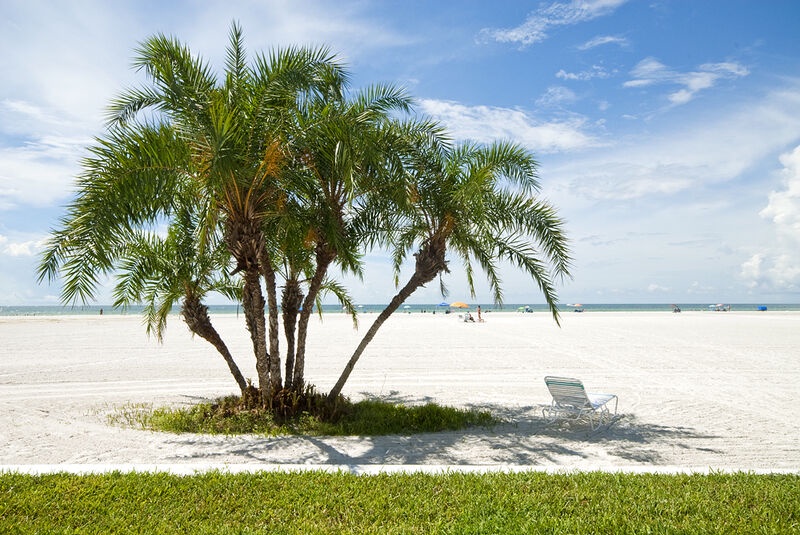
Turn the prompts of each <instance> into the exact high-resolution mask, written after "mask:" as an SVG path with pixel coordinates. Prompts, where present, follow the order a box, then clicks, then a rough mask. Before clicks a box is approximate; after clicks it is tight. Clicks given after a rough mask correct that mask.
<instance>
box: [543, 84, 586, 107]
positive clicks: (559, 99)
mask: <svg viewBox="0 0 800 535" xmlns="http://www.w3.org/2000/svg"><path fill="white" fill-rule="evenodd" d="M575 100H577V97H576V96H575V92H574V91H572V90H571V89H569V88H567V87H562V86H551V87H548V88H547V91H545V93H544V94H543V95H542V96H541V97H539V98H538V99H537V100H536V105H537V106H540V107H543V108H546V107H553V106H559V105H561V104H565V103H570V102H575Z"/></svg>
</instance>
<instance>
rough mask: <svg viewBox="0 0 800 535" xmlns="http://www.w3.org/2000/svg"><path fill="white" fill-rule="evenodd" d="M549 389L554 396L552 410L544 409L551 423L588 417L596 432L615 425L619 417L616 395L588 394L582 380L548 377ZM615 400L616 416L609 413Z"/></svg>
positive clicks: (545, 379) (545, 416)
mask: <svg viewBox="0 0 800 535" xmlns="http://www.w3.org/2000/svg"><path fill="white" fill-rule="evenodd" d="M544 382H545V384H546V385H547V389H548V390H549V391H550V394H551V395H552V396H553V402H552V403H551V404H550V406H549V407H545V408H544V409H542V415H543V416H544V418H545V419H546V420H547V421H548V422H549V423H552V422H555V421H558V420H566V419H574V420H580V419H582V418H586V419H588V420H589V426H590V427H591V428H592V431H596V430H598V429H600V427H601V426H602V425H603V424H604V423H611V421H612V419H613V418H614V417H616V415H617V403H618V402H619V399H618V398H617V396H616V395H615V394H597V393H589V392H586V389H585V388H584V386H583V383H582V382H581V380H580V379H572V378H569V377H553V376H550V375H548V376H547V377H545V378H544ZM612 399H613V400H614V413H613V414H612V413H611V411H610V410H609V407H608V405H609V402H610V401H611V400H612Z"/></svg>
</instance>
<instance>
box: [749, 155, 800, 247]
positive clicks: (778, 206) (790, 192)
mask: <svg viewBox="0 0 800 535" xmlns="http://www.w3.org/2000/svg"><path fill="white" fill-rule="evenodd" d="M780 162H781V164H782V165H783V170H782V171H781V175H782V177H783V189H781V190H780V191H773V192H772V193H770V194H769V203H768V204H767V206H766V208H764V209H763V210H761V212H760V214H759V215H761V217H763V218H766V219H770V220H771V221H772V222H773V223H774V224H775V227H776V228H777V229H778V232H781V233H782V234H784V235H786V236H788V237H791V238H793V239H796V240H797V241H798V243H799V244H800V146H797V147H795V149H794V150H793V151H792V152H790V153H788V154H784V155H782V156H781V157H780Z"/></svg>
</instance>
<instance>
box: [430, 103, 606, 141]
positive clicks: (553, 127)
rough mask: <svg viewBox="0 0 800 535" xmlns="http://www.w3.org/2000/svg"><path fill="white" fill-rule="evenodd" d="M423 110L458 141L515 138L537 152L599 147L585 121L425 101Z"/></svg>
mask: <svg viewBox="0 0 800 535" xmlns="http://www.w3.org/2000/svg"><path fill="white" fill-rule="evenodd" d="M420 107H421V109H422V111H423V112H424V113H425V114H427V115H429V116H431V117H433V118H434V119H437V120H439V121H440V122H442V123H443V124H444V125H445V126H447V128H448V129H449V130H450V132H451V134H452V135H453V136H455V138H456V139H471V140H473V141H478V142H482V143H488V142H492V141H495V140H498V139H511V140H514V141H516V142H519V143H521V144H523V145H525V146H526V147H528V148H530V149H532V150H534V151H537V152H558V151H570V150H576V149H581V148H586V147H592V146H598V145H599V144H600V143H599V141H598V140H597V139H595V138H594V137H592V136H591V135H589V134H588V133H587V132H585V120H584V119H582V118H573V119H569V120H565V121H560V122H559V121H547V122H542V121H538V120H537V119H535V118H534V117H531V116H530V115H529V114H528V113H527V112H525V111H523V110H520V109H511V108H499V107H492V106H465V105H464V104H460V103H458V102H451V101H442V100H431V99H425V100H422V101H421V102H420Z"/></svg>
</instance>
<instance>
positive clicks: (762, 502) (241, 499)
mask: <svg viewBox="0 0 800 535" xmlns="http://www.w3.org/2000/svg"><path fill="white" fill-rule="evenodd" d="M798 532H800V476H798V475H754V474H747V473H738V474H719V473H714V474H710V475H652V474H636V475H632V474H609V473H601V472H589V473H576V474H544V473H538V472H527V473H518V474H509V473H492V474H483V475H479V474H460V473H448V474H440V475H428V474H393V475H387V474H383V475H374V476H356V475H352V474H347V473H335V474H331V473H326V472H296V473H269V472H265V473H257V474H223V473H219V472H210V473H205V474H198V475H195V476H176V475H168V474H164V473H129V474H122V473H111V474H103V475H82V476H79V475H70V474H53V475H41V476H29V475H20V474H14V473H3V474H0V533H193V534H204V533H237V534H246V533H304V534H311V533H381V534H386V533H798Z"/></svg>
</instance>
